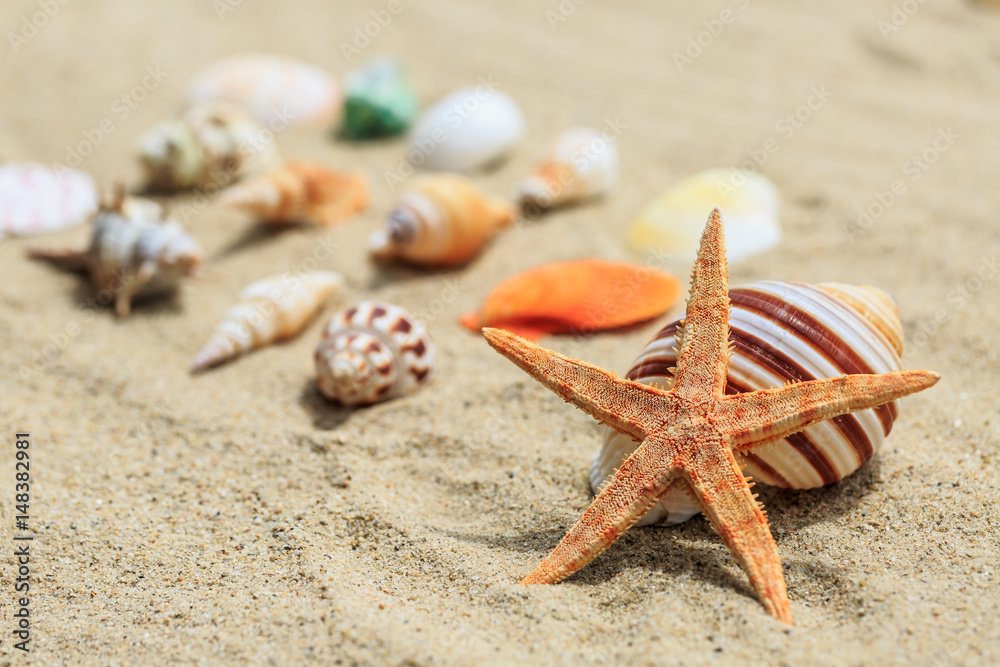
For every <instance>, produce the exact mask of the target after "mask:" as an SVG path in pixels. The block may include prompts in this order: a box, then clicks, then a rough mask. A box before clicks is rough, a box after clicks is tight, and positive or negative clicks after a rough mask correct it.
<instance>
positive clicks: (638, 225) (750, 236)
mask: <svg viewBox="0 0 1000 667" xmlns="http://www.w3.org/2000/svg"><path fill="white" fill-rule="evenodd" d="M715 207H718V208H719V210H721V211H722V215H723V217H724V218H725V219H726V257H727V259H728V260H729V262H738V261H739V260H741V259H745V258H747V257H750V256H752V255H755V254H757V253H760V252H763V251H765V250H767V249H768V248H772V247H774V246H775V245H777V244H778V243H779V242H780V241H781V227H780V225H779V223H778V189H777V188H776V187H775V186H774V183H772V182H771V181H770V180H769V179H767V178H766V177H764V176H761V175H760V174H755V173H749V172H746V171H742V170H740V169H709V170H708V171H703V172H700V173H698V174H695V175H694V176H691V177H690V178H687V179H685V180H683V181H681V182H680V183H678V184H677V185H675V186H673V187H672V188H670V189H669V190H667V191H666V192H665V193H663V194H662V195H660V196H659V197H657V198H656V199H654V200H652V201H651V202H649V203H648V204H646V205H645V206H644V207H643V208H642V209H641V210H640V211H639V213H638V214H637V215H636V217H635V218H634V219H633V220H632V221H631V222H630V223H629V228H628V236H627V238H628V242H629V245H630V246H631V247H632V249H633V250H635V251H636V252H639V253H643V254H645V253H646V252H648V251H649V250H650V249H655V250H657V251H658V252H660V253H675V254H677V255H678V256H679V257H683V258H688V259H691V258H693V257H694V256H695V254H696V253H697V251H698V243H699V241H700V239H701V232H702V228H703V227H704V217H705V211H708V210H712V209H713V208H715Z"/></svg>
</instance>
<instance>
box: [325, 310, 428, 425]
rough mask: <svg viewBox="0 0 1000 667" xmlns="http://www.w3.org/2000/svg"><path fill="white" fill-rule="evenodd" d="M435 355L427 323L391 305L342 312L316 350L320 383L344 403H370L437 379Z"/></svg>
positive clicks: (406, 392) (398, 394) (332, 320)
mask: <svg viewBox="0 0 1000 667" xmlns="http://www.w3.org/2000/svg"><path fill="white" fill-rule="evenodd" d="M436 359H437V351H436V348H435V346H434V342H433V341H432V340H431V337H430V335H429V334H428V333H427V329H425V328H424V325H423V324H422V323H421V322H420V321H419V320H418V319H417V318H415V317H414V316H413V315H411V314H410V313H409V312H407V311H406V310H404V309H403V308H400V307H399V306H395V305H393V304H391V303H384V302H382V301H362V302H361V303H359V304H357V305H355V306H352V307H350V308H347V309H345V310H342V311H340V312H339V313H337V314H336V315H334V316H333V318H332V319H331V320H330V323H329V324H327V325H326V328H325V329H324V330H323V338H322V340H320V342H319V345H318V346H317V347H316V354H315V360H316V384H317V385H318V386H319V390H320V391H321V392H322V393H323V394H324V395H325V396H327V397H328V398H331V399H334V400H336V401H339V402H340V403H342V404H344V405H352V406H353V405H370V404H372V403H378V402H380V401H387V400H389V399H390V398H395V397H397V396H403V395H405V394H409V393H411V392H414V391H416V390H417V389H419V388H420V387H422V386H423V385H425V384H427V383H428V382H430V380H431V378H432V377H433V376H434V368H435V364H436Z"/></svg>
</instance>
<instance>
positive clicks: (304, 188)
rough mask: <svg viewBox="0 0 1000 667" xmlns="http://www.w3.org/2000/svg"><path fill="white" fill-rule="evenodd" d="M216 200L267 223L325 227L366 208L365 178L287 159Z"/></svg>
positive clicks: (366, 189)
mask: <svg viewBox="0 0 1000 667" xmlns="http://www.w3.org/2000/svg"><path fill="white" fill-rule="evenodd" d="M220 200H221V201H222V202H223V203H226V204H231V205H235V206H239V207H241V208H244V209H247V210H248V211H250V212H252V213H253V214H254V215H256V216H257V217H258V218H260V219H261V220H265V221H267V222H269V223H277V224H286V223H294V222H305V223H308V224H311V225H317V226H320V227H328V226H330V225H335V224H337V223H339V222H343V221H345V220H348V219H349V218H351V217H352V216H353V215H355V214H356V213H358V212H359V211H362V210H364V209H365V207H366V206H368V178H367V177H366V176H365V175H364V174H356V173H344V172H340V171H335V170H333V169H328V168H327V167H324V166H323V165H319V164H313V163H311V162H300V161H296V160H289V161H288V162H285V163H284V164H283V165H282V166H281V167H280V168H278V169H276V170H274V171H269V172H267V173H264V174H260V175H259V176H254V177H252V178H249V179H247V180H246V181H245V182H243V183H239V184H237V185H234V186H232V187H231V188H228V189H227V190H226V191H225V192H224V193H223V194H222V196H221V197H220Z"/></svg>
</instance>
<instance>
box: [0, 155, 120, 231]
mask: <svg viewBox="0 0 1000 667" xmlns="http://www.w3.org/2000/svg"><path fill="white" fill-rule="evenodd" d="M99 199H100V197H99V195H98V192H97V185H95V183H94V179H92V178H91V177H90V176H88V175H87V174H85V173H83V172H82V171H76V170H74V169H65V168H61V169H56V168H53V167H48V166H46V165H43V164H38V163H35V162H9V163H7V164H4V165H2V166H0V238H3V237H4V236H7V235H9V236H27V235H30V234H45V233H48V232H56V231H59V230H61V229H67V228H69V227H74V226H76V225H79V224H81V223H84V222H86V221H87V219H88V218H90V216H92V215H93V214H94V213H95V212H96V211H97V207H98V204H99Z"/></svg>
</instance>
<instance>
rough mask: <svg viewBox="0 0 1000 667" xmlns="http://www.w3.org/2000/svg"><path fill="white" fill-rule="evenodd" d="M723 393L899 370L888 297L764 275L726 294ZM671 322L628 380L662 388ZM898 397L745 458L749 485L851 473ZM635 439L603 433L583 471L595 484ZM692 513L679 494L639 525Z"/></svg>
mask: <svg viewBox="0 0 1000 667" xmlns="http://www.w3.org/2000/svg"><path fill="white" fill-rule="evenodd" d="M729 298H730V302H731V309H730V319H729V327H730V330H729V340H730V343H731V345H732V347H733V354H732V357H731V358H730V361H729V374H728V378H727V383H726V393H727V394H734V393H741V392H745V391H754V390H759V389H769V388H771V387H778V386H782V385H784V384H787V383H788V382H800V381H806V380H813V379H819V378H829V377H837V376H840V375H844V374H853V373H887V372H890V371H895V370H899V369H900V368H901V361H900V356H901V355H902V352H903V331H902V326H901V324H900V321H899V311H898V309H897V307H896V304H895V302H894V301H893V300H892V298H891V297H890V296H889V295H888V294H886V293H885V292H883V291H881V290H878V289H876V288H873V287H856V286H853V285H844V284H840V283H824V284H818V285H810V284H804V283H792V282H773V281H763V282H757V283H751V284H749V285H746V286H743V287H739V288H735V289H732V290H730V292H729ZM678 324H679V322H678V321H675V322H672V323H670V324H668V325H667V326H665V327H664V328H663V329H661V330H660V331H659V333H657V335H656V337H655V338H654V339H653V340H652V341H651V342H650V343H649V344H648V345H647V346H646V347H645V349H643V351H642V352H641V353H640V354H639V356H638V358H637V359H636V361H635V363H634V364H633V366H632V368H631V369H630V370H629V372H628V375H627V377H628V378H629V379H632V380H636V381H638V382H642V383H644V384H656V385H659V386H670V385H671V384H672V383H673V375H672V371H673V367H674V365H675V363H676V360H677V353H676V351H675V347H676V346H677V341H676V338H675V334H676V331H677V328H678ZM898 410H899V402H898V401H893V402H892V403H887V404H885V405H882V406H879V407H877V408H874V409H869V410H864V411H861V412H854V413H851V414H846V415H842V416H840V417H837V418H835V419H832V420H830V421H826V422H822V423H819V424H815V425H813V426H810V427H809V428H806V429H804V430H802V431H800V432H798V433H796V434H794V435H791V436H789V437H788V438H785V439H783V440H780V441H776V442H774V443H771V444H768V445H766V446H764V447H763V448H758V449H755V450H754V451H753V452H751V453H748V454H746V455H745V456H744V457H743V463H745V464H746V467H745V468H744V473H745V474H747V475H749V476H750V477H752V478H753V479H754V480H755V481H757V482H763V483H765V484H771V485H775V486H781V487H785V488H792V489H809V488H814V487H817V486H824V485H826V484H833V483H834V482H837V481H839V480H841V479H843V478H844V477H846V476H847V475H850V474H851V473H853V472H854V471H855V470H857V469H858V468H859V467H861V465H862V464H864V463H865V462H866V461H867V460H868V459H870V458H871V457H872V455H873V454H874V453H875V451H877V450H878V448H879V447H880V446H881V444H882V441H883V440H884V439H885V437H886V436H888V435H889V431H890V429H891V428H892V423H893V421H894V420H895V419H896V415H897V414H898ZM637 446H638V444H637V443H635V442H634V441H632V440H631V438H629V437H628V436H625V435H622V434H620V433H618V432H617V431H614V430H612V429H610V428H609V429H607V431H606V432H605V435H604V442H603V444H602V445H601V448H600V449H599V450H598V452H597V455H596V456H595V457H594V461H593V463H592V464H591V467H590V482H591V485H592V486H593V488H594V489H597V488H598V486H599V485H600V484H602V483H603V482H604V481H605V480H607V479H610V478H611V476H612V475H613V474H614V471H615V470H616V469H617V468H618V467H619V466H620V465H621V463H622V462H623V461H624V460H625V459H626V458H627V457H628V456H629V455H631V453H632V452H633V451H635V449H636V447H637ZM699 511H700V509H699V507H698V505H697V504H696V503H695V501H694V500H692V499H691V498H690V497H689V496H688V495H687V493H685V492H684V491H676V492H671V493H668V494H667V495H666V496H664V497H663V498H662V499H661V500H660V502H659V503H658V504H657V505H655V506H653V508H652V509H651V510H650V511H649V513H647V514H646V516H645V517H643V519H642V520H640V521H639V525H647V524H652V523H669V524H673V523H681V522H682V521H686V520H687V519H689V518H690V517H691V516H693V515H694V514H697V513H698V512H699Z"/></svg>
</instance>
